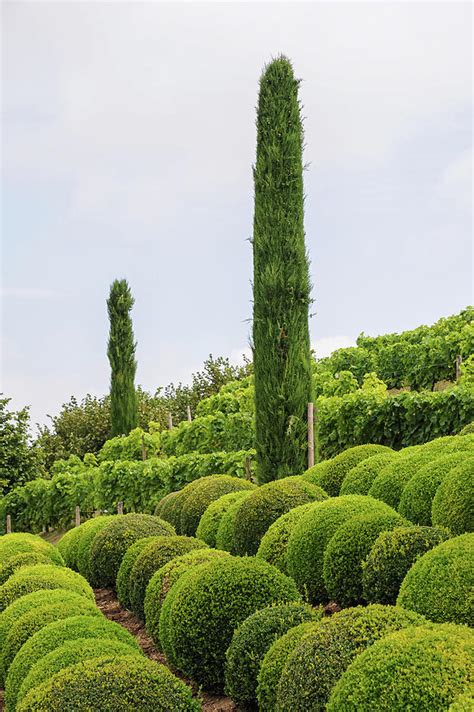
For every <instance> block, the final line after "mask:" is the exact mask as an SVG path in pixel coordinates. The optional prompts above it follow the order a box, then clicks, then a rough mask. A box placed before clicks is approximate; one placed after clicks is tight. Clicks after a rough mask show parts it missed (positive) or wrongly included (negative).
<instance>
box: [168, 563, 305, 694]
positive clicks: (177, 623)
mask: <svg viewBox="0 0 474 712" xmlns="http://www.w3.org/2000/svg"><path fill="white" fill-rule="evenodd" d="M296 600H299V593H298V591H297V588H296V585H295V583H294V581H293V580H292V579H290V578H288V577H287V576H285V575H284V574H282V573H281V572H280V571H278V569H276V568H274V567H273V566H270V564H267V563H265V562H264V561H258V560H256V559H251V558H244V559H241V558H236V557H235V558H234V557H232V558H231V557H229V558H227V557H225V558H223V559H217V560H215V561H212V562H210V563H207V564H200V565H199V566H197V567H196V568H195V569H194V570H192V571H188V572H187V573H185V574H184V575H183V576H181V578H180V580H179V581H177V583H175V584H174V586H173V588H172V589H171V591H170V592H169V594H168V596H167V597H166V599H165V602H164V604H163V608H162V611H161V616H160V640H161V642H162V644H163V648H164V652H165V654H166V657H167V658H168V660H169V661H170V662H171V664H172V665H173V666H175V667H176V668H177V669H178V670H181V671H182V672H183V673H184V674H185V675H187V676H189V677H191V678H193V679H194V680H195V681H196V682H197V683H198V684H201V685H203V686H204V687H206V688H209V689H222V686H223V684H224V664H225V652H226V650H227V648H228V647H229V645H230V642H231V640H232V636H233V634H234V630H235V629H236V628H238V626H239V625H240V624H241V623H242V622H243V621H244V620H245V619H246V618H248V616H249V615H251V614H252V613H254V612H255V611H256V610H258V609H259V608H263V607H264V606H268V605H270V604H272V603H278V602H288V601H296Z"/></svg>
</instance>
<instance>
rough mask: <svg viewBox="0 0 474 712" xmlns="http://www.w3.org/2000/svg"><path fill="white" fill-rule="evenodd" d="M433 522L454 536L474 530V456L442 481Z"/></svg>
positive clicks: (434, 505) (436, 498)
mask: <svg viewBox="0 0 474 712" xmlns="http://www.w3.org/2000/svg"><path fill="white" fill-rule="evenodd" d="M432 522H433V524H434V525H435V526H441V527H446V529H448V530H449V531H450V532H451V534H453V535H454V536H456V535H459V534H464V533H466V532H472V531H474V458H471V459H468V460H466V461H465V462H464V463H463V464H462V465H458V466H457V467H455V468H454V469H453V470H451V471H450V472H449V474H448V475H447V476H446V477H445V478H444V480H443V481H442V482H441V484H440V486H439V487H438V489H437V491H436V495H435V498H434V500H433V507H432Z"/></svg>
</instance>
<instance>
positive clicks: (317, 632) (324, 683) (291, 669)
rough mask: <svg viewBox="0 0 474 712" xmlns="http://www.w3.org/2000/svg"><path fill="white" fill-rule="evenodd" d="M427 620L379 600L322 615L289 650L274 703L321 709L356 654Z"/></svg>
mask: <svg viewBox="0 0 474 712" xmlns="http://www.w3.org/2000/svg"><path fill="white" fill-rule="evenodd" d="M424 622H425V621H424V618H423V617H422V616H418V615H416V614H414V613H412V612H411V611H404V610H403V609H402V608H396V607H394V606H378V605H374V606H367V607H365V608H363V607H362V606H361V607H358V608H347V609H345V610H344V611H341V612H340V613H336V614H334V615H333V616H331V617H330V618H323V619H322V620H321V621H320V622H319V623H317V624H316V625H315V626H314V627H313V628H312V629H311V631H310V632H309V633H308V634H307V635H305V636H304V637H303V638H302V640H301V641H300V643H299V644H298V645H297V647H296V648H295V649H294V651H293V652H292V653H291V655H290V656H289V658H288V660H287V662H286V665H285V667H284V669H283V672H282V674H281V676H280V681H279V683H278V689H277V707H276V709H277V710H278V712H294V710H298V712H305V711H306V710H311V711H312V712H313V711H314V712H316V710H321V712H322V711H323V710H325V709H326V704H327V701H328V699H329V696H330V694H331V690H332V688H333V687H334V685H335V684H336V683H337V681H338V679H339V678H340V676H341V675H342V674H343V672H344V671H345V670H346V669H347V667H348V666H349V665H350V664H351V663H352V661H353V660H354V658H356V656H357V655H359V654H360V653H361V652H362V651H363V650H365V649H366V648H368V647H369V646H371V645H373V643H374V642H375V641H376V640H379V639H380V638H382V637H384V636H386V635H387V634H388V633H391V632H392V631H396V630H400V629H401V628H406V627H407V626H413V625H421V624H422V623H424ZM342 709H345V708H342ZM361 709H365V708H361Z"/></svg>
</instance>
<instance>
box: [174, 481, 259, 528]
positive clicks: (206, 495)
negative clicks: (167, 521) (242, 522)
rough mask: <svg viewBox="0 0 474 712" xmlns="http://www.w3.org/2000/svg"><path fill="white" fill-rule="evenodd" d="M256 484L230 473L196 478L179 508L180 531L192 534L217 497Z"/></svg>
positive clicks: (252, 487) (253, 486)
mask: <svg viewBox="0 0 474 712" xmlns="http://www.w3.org/2000/svg"><path fill="white" fill-rule="evenodd" d="M255 488H256V485H254V484H252V482H249V481H248V480H244V479H242V478H240V477H231V476H230V475H211V476H210V477H201V478H200V479H199V480H196V486H195V488H194V489H193V493H192V496H188V497H187V498H186V499H185V501H184V504H183V507H182V509H181V518H180V532H181V534H184V535H185V536H194V535H195V534H196V530H197V528H198V525H199V521H200V519H201V517H202V515H203V514H204V512H205V511H206V509H207V508H208V506H209V505H210V503H211V502H214V501H215V500H216V499H219V497H222V495H224V494H229V493H230V492H239V491H241V490H252V489H255Z"/></svg>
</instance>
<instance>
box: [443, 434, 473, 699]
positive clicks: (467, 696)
mask: <svg viewBox="0 0 474 712" xmlns="http://www.w3.org/2000/svg"><path fill="white" fill-rule="evenodd" d="M460 435H461V433H460ZM473 709H474V696H473V695H472V694H470V693H469V692H466V694H463V695H459V697H456V699H455V700H454V702H453V703H452V705H449V710H448V712H472V710H473Z"/></svg>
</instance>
